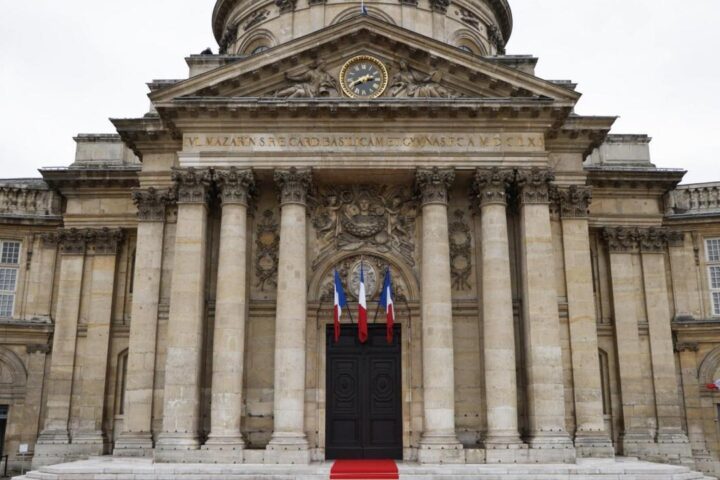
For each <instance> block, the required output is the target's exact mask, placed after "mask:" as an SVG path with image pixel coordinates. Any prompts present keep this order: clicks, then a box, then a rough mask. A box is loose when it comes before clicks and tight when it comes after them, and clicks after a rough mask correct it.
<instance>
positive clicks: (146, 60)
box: [0, 0, 720, 182]
mask: <svg viewBox="0 0 720 480" xmlns="http://www.w3.org/2000/svg"><path fill="white" fill-rule="evenodd" d="M213 5H214V0H61V1H58V0H22V1H17V0H0V7H2V9H1V10H0V11H2V12H3V13H2V15H1V16H0V132H2V140H0V166H1V167H2V172H0V178H2V177H4V178H8V177H28V176H30V177H31V176H37V169H38V168H40V167H42V166H62V165H68V164H70V163H71V162H72V161H73V158H74V148H75V145H74V142H73V141H72V137H73V136H74V135H76V134H77V133H81V132H82V133H105V132H112V131H114V130H113V127H112V125H111V124H110V122H109V121H108V120H107V119H108V117H135V116H140V115H142V114H143V113H144V112H145V111H146V110H147V106H148V100H147V97H146V93H147V88H146V86H145V83H146V82H148V81H150V80H151V79H160V78H184V77H186V76H187V67H186V64H185V61H184V57H185V56H186V55H188V54H190V53H200V51H202V50H203V49H204V48H205V47H212V48H213V51H217V45H216V43H215V40H214V38H213V36H212V32H211V28H210V16H211V13H212V8H213ZM510 5H511V7H512V9H513V14H514V18H515V28H514V32H513V35H512V38H511V40H510V43H509V45H508V54H532V55H535V56H537V57H539V58H540V62H539V65H538V69H537V74H538V75H539V76H541V77H544V78H547V79H570V80H573V81H575V82H577V83H578V84H579V86H578V90H579V91H581V92H582V93H583V94H584V95H583V98H582V99H581V100H580V103H579V105H578V109H577V111H578V113H580V114H585V115H618V116H619V117H620V119H619V120H618V121H617V123H616V126H615V129H614V130H613V131H614V133H647V134H649V135H651V136H652V137H653V139H654V140H653V142H652V147H651V149H652V155H653V161H654V162H655V163H656V164H657V165H658V166H660V167H679V168H685V169H687V170H689V171H690V172H689V174H688V175H687V176H686V178H685V181H686V182H702V181H712V180H718V181H720V153H718V152H720V120H718V118H720V94H719V93H718V86H719V85H720V55H719V53H718V50H719V49H720V27H718V25H719V24H720V0H693V1H691V2H688V1H684V2H682V1H680V2H679V1H677V0H510Z"/></svg>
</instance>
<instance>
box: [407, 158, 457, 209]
mask: <svg viewBox="0 0 720 480" xmlns="http://www.w3.org/2000/svg"><path fill="white" fill-rule="evenodd" d="M454 180H455V170H453V169H452V168H439V167H433V168H419V169H417V171H416V172H415V188H416V189H417V191H418V192H419V194H420V198H421V200H422V204H423V205H429V204H433V203H439V204H443V205H447V203H448V188H450V185H452V183H453V181H454Z"/></svg>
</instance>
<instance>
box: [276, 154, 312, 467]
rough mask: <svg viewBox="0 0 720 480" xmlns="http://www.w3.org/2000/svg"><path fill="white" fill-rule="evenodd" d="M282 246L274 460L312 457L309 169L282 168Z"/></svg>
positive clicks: (278, 178)
mask: <svg viewBox="0 0 720 480" xmlns="http://www.w3.org/2000/svg"><path fill="white" fill-rule="evenodd" d="M275 180H276V182H277V184H278V186H279V188H280V197H281V214H280V248H279V254H278V255H279V256H278V287H277V307H276V308H277V310H276V314H275V315H276V316H275V390H274V408H273V411H274V424H273V435H272V439H271V441H270V444H269V445H268V451H267V452H266V461H267V462H268V463H307V462H309V454H308V443H307V438H306V435H305V354H306V352H305V331H306V321H307V319H306V311H307V264H306V262H307V225H306V208H307V207H306V195H307V190H308V188H309V186H310V184H311V180H312V177H311V172H310V171H309V170H296V169H294V168H293V169H290V170H278V171H276V172H275Z"/></svg>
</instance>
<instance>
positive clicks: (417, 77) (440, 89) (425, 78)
mask: <svg viewBox="0 0 720 480" xmlns="http://www.w3.org/2000/svg"><path fill="white" fill-rule="evenodd" d="M441 81H442V72H440V71H439V70H435V71H433V72H431V73H430V74H428V75H425V74H422V73H419V72H416V71H414V70H412V69H411V68H410V67H409V66H408V64H407V63H406V62H405V61H401V62H400V66H399V69H398V71H397V72H396V73H395V75H393V77H392V79H391V80H390V88H389V90H388V94H389V95H390V96H391V97H411V98H451V97H455V96H457V94H456V92H454V91H452V90H450V89H448V88H446V87H444V86H443V85H441V84H440V82H441Z"/></svg>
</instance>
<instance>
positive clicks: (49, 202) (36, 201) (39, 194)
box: [0, 179, 61, 217]
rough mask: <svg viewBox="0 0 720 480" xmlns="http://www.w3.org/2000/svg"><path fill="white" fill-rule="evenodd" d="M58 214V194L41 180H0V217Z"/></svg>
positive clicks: (59, 204) (59, 202)
mask: <svg viewBox="0 0 720 480" xmlns="http://www.w3.org/2000/svg"><path fill="white" fill-rule="evenodd" d="M60 214H61V200H60V196H59V195H58V194H57V193H55V192H53V191H52V190H50V188H49V187H48V186H47V184H46V183H45V182H43V181H42V180H39V179H38V180H36V179H28V180H23V179H17V180H0V217H51V216H58V215H60Z"/></svg>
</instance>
